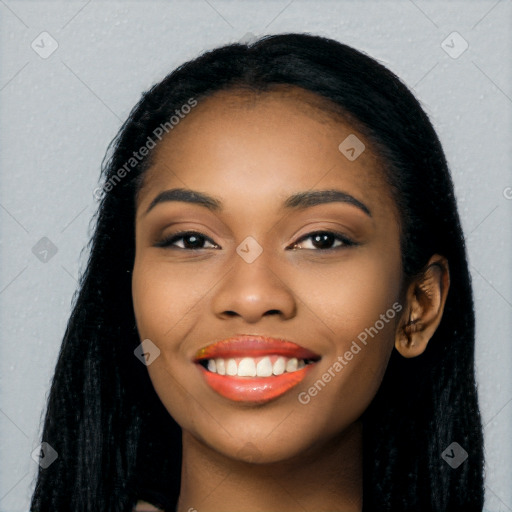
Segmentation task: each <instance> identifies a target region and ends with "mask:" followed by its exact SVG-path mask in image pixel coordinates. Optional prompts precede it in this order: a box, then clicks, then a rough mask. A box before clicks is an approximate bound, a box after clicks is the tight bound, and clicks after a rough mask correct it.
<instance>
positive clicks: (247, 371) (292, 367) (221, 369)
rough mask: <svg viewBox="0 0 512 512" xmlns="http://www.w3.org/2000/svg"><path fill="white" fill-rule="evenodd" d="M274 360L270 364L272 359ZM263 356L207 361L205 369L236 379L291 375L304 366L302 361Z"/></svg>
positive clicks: (294, 358)
mask: <svg viewBox="0 0 512 512" xmlns="http://www.w3.org/2000/svg"><path fill="white" fill-rule="evenodd" d="M271 357H272V359H275V361H274V364H272V359H271ZM271 357H268V356H264V357H262V358H259V357H257V358H254V357H244V358H242V359H238V361H239V362H238V363H237V359H235V358H230V359H222V358H221V357H218V358H217V359H208V362H207V364H206V367H207V369H208V371H210V372H212V373H217V374H219V375H230V376H238V377H271V376H272V375H282V374H283V373H285V372H288V373H292V372H296V371H298V370H301V369H302V368H304V367H305V366H306V362H305V361H304V359H297V358H296V357H292V358H290V359H288V358H287V357H282V356H271ZM276 357H277V358H276Z"/></svg>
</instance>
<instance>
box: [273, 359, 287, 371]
mask: <svg viewBox="0 0 512 512" xmlns="http://www.w3.org/2000/svg"><path fill="white" fill-rule="evenodd" d="M285 368H286V360H285V358H284V357H278V358H277V360H276V362H275V363H274V367H273V368H272V373H273V374H274V375H282V374H283V373H284V370H285Z"/></svg>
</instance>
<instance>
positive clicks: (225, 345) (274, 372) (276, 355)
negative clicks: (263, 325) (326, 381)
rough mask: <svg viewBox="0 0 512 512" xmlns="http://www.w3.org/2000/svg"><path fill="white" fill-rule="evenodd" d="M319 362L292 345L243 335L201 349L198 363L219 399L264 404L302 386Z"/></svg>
mask: <svg viewBox="0 0 512 512" xmlns="http://www.w3.org/2000/svg"><path fill="white" fill-rule="evenodd" d="M319 360H320V356H319V355H318V354H316V353H314V352H312V351H311V350H308V349H306V348H304V347H301V346H300V345H297V344H296V343H293V342H291V341H287V340H282V339H276V338H270V337H267V336H250V335H241V336H235V337H233V338H228V339H226V340H223V341H219V342H217V343H214V344H211V345H208V346H206V347H204V348H202V349H200V350H199V351H198V352H197V354H196V356H195V358H194V363H196V365H197V367H198V369H199V370H200V371H201V374H202V375H203V377H204V379H205V381H206V384H207V385H208V386H209V387H210V388H211V389H213V391H215V392H217V393H218V394H219V395H221V396H223V397H225V398H228V399H229V400H232V401H235V402H255V403H263V402H268V401H270V400H273V399H275V398H277V397H279V396H281V395H283V394H285V393H286V392H288V391H289V390H290V389H292V388H293V387H295V386H296V385H298V384H299V383H300V382H302V380H303V379H304V378H305V377H306V375H307V374H308V373H309V372H310V371H311V369H312V367H313V366H314V365H315V363H317V362H318V361H319Z"/></svg>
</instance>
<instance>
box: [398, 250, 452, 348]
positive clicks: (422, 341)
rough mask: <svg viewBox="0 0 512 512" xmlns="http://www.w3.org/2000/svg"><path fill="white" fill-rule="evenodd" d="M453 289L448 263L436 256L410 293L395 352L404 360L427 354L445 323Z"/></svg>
mask: <svg viewBox="0 0 512 512" xmlns="http://www.w3.org/2000/svg"><path fill="white" fill-rule="evenodd" d="M449 287H450V274H449V268H448V261H447V259H446V258H445V257H444V256H440V255H438V254H435V255H434V256H432V257H431V258H430V260H429V262H428V263H427V265H426V267H425V270H424V271H423V272H422V273H421V274H420V275H419V276H418V277H416V278H414V279H413V281H412V282H411V283H410V284H409V285H408V287H407V290H406V299H405V307H404V310H403V314H402V316H401V318H400V320H399V322H398V325H397V330H396V335H395V348H396V349H397V350H398V352H399V353H400V354H401V355H402V356H403V357H406V358H410V357H416V356H419V355H420V354H422V353H423V352H424V351H425V350H426V348H427V345H428V342H429V341H430V339H431V338H432V336H433V335H434V333H435V331H436V329H437V327H438V326H439V324H440V323H441V318H442V316H443V311H444V305H445V303H446V297H447V295H448V290H449Z"/></svg>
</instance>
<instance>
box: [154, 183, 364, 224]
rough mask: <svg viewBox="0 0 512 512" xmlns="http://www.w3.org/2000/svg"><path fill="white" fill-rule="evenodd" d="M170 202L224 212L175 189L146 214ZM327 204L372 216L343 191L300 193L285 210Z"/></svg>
mask: <svg viewBox="0 0 512 512" xmlns="http://www.w3.org/2000/svg"><path fill="white" fill-rule="evenodd" d="M168 201H182V202H185V203H192V204H197V205H199V206H202V207H204V208H207V209H208V210H210V211H213V212H220V211H222V209H223V207H222V201H220V200H219V199H217V198H215V197H212V196H209V195H207V194H205V193H203V192H198V191H197V190H190V189H186V188H173V189H170V190H164V191H163V192H160V194H158V195H157V196H156V197H155V198H154V199H153V201H151V204H150V205H149V206H148V209H147V210H146V212H145V214H147V213H149V212H150V211H151V210H152V209H153V208H154V207H155V206H156V205H157V204H160V203H164V202H168ZM326 203H348V204H351V205H353V206H356V207H357V208H359V209H360V210H361V211H363V212H364V213H365V214H366V215H368V216H369V217H371V216H372V214H371V212H370V209H369V208H368V207H367V206H366V205H365V204H364V203H362V202H361V201H359V200H358V199H356V198H355V197H353V196H351V195H350V194H347V193H346V192H342V191H341V190H335V189H329V190H308V191H306V192H299V193H297V194H293V195H291V196H290V197H288V198H287V199H286V200H285V201H284V203H283V208H284V209H286V210H305V209H306V208H310V207H311V206H316V205H319V204H326Z"/></svg>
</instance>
